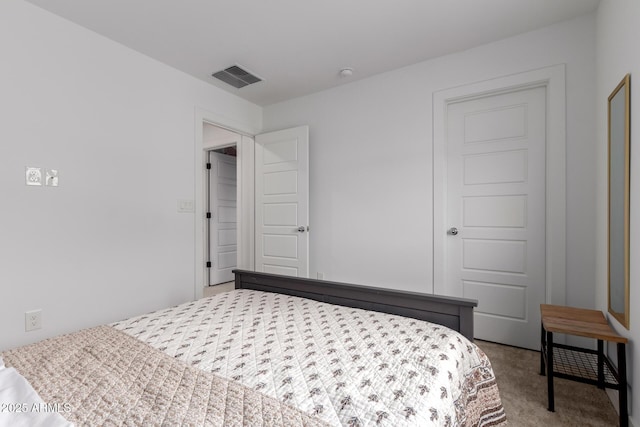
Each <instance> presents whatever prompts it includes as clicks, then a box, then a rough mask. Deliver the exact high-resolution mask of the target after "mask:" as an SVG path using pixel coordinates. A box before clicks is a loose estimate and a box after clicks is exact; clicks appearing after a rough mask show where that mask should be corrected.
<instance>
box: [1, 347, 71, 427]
mask: <svg viewBox="0 0 640 427" xmlns="http://www.w3.org/2000/svg"><path fill="white" fill-rule="evenodd" d="M60 409H63V408H59V407H52V406H50V405H46V404H45V402H44V401H43V400H42V399H41V398H40V396H38V393H36V391H35V390H34V389H33V387H31V384H29V382H28V381H27V380H26V379H25V378H24V377H23V376H22V375H20V374H19V373H18V371H16V370H15V369H14V368H7V367H5V366H4V362H3V361H2V358H0V426H2V427H4V426H6V427H69V426H73V424H71V423H70V422H68V421H67V420H65V419H64V417H62V416H61V415H60V414H59V413H58V412H56V410H60Z"/></svg>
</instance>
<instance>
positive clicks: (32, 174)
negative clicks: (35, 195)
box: [25, 166, 42, 185]
mask: <svg viewBox="0 0 640 427" xmlns="http://www.w3.org/2000/svg"><path fill="white" fill-rule="evenodd" d="M25 180H26V184H27V185H42V168H33V167H30V166H27V167H25Z"/></svg>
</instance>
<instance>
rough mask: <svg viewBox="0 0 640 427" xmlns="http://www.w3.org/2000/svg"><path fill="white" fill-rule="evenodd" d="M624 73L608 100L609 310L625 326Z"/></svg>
mask: <svg viewBox="0 0 640 427" xmlns="http://www.w3.org/2000/svg"><path fill="white" fill-rule="evenodd" d="M630 83H631V78H630V75H629V74H627V75H626V76H625V77H624V79H622V81H621V82H620V84H619V85H618V86H617V87H616V88H615V89H614V90H613V92H612V93H611V95H610V96H609V100H608V129H609V135H608V139H609V269H608V270H609V285H608V294H609V295H608V301H609V302H608V305H609V313H611V315H612V316H613V317H615V318H616V319H617V320H618V321H619V322H620V323H621V324H622V325H623V326H624V327H625V328H627V329H629V214H630V210H629V194H630V192H629V176H630V171H629V168H630V160H629V149H630V147H629V145H630V123H629V119H630V115H629V107H630V105H629V104H630V90H631V86H630Z"/></svg>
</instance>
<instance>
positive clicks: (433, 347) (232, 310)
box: [112, 290, 504, 426]
mask: <svg viewBox="0 0 640 427" xmlns="http://www.w3.org/2000/svg"><path fill="white" fill-rule="evenodd" d="M112 326H114V327H115V328H117V329H120V330H122V331H124V332H126V333H128V334H130V335H132V336H134V337H136V338H138V339H140V340H142V341H145V342H147V343H149V344H150V345H152V346H153V347H156V348H158V349H160V350H162V351H164V352H165V353H168V354H169V355H172V356H174V357H176V358H178V359H181V360H183V361H185V362H187V363H190V364H192V365H194V366H198V367H199V368H201V369H205V370H208V371H212V372H214V373H217V374H219V375H220V376H222V377H226V378H230V379H233V380H237V381H239V382H241V383H242V384H244V385H247V386H249V387H252V388H254V389H256V390H259V391H261V392H263V393H265V394H267V395H269V396H273V397H276V398H277V399H279V400H281V401H284V402H286V403H289V404H291V405H293V406H295V407H297V408H300V409H302V410H303V411H306V412H308V413H311V414H315V415H317V416H318V417H320V418H322V419H324V420H325V421H328V422H329V423H331V424H333V425H350V426H357V425H388V426H403V425H406V426H409V425H411V426H415V425H420V426H429V425H440V426H453V425H465V424H466V421H467V418H469V417H470V416H471V415H473V416H474V417H476V418H482V417H488V418H487V419H486V420H485V422H486V423H487V424H491V422H492V419H493V420H497V421H500V420H502V421H503V418H504V412H503V410H502V407H501V404H500V403H499V398H497V388H496V385H495V378H494V375H493V371H492V369H491V366H490V363H489V361H488V359H487V358H486V356H485V355H484V353H482V351H481V350H480V349H479V348H478V347H476V346H475V345H473V344H472V343H470V342H469V341H468V340H467V339H465V338H464V337H463V336H461V335H460V334H458V333H457V332H454V331H452V330H450V329H448V328H445V327H443V326H439V325H434V324H430V323H428V322H423V321H419V320H415V319H409V318H404V317H400V316H394V315H389V314H383V313H377V312H372V311H365V310H359V309H353V308H347V307H341V306H336V305H331V304H324V303H319V302H315V301H310V300H307V299H303V298H297V297H293V296H287V295H280V294H273V293H265V292H259V291H252V290H236V291H232V292H228V293H224V294H220V295H217V296H214V297H210V298H204V299H201V300H199V301H195V302H191V303H187V304H183V305H180V306H177V307H173V308H170V309H166V310H161V311H157V312H155V313H152V314H148V315H144V316H139V317H135V318H132V319H128V320H126V321H122V322H118V323H115V324H113V325H112ZM483 390H485V393H486V390H492V393H494V394H495V395H496V396H494V399H493V400H491V399H488V398H486V396H483V395H482V392H483ZM496 398H497V402H498V403H497V404H496V403H495V400H496ZM481 399H486V400H487V401H488V402H490V405H494V406H493V407H491V408H488V409H487V408H484V407H482V408H484V409H482V410H483V411H485V410H486V414H485V412H483V413H482V414H483V415H479V414H478V413H476V414H470V413H469V412H468V411H469V409H468V408H467V402H472V403H474V401H476V402H475V403H474V405H476V404H477V401H478V400H481ZM476 406H477V405H476ZM476 406H474V408H475V407H476ZM474 410H476V409H474ZM477 411H479V410H476V412H477ZM492 417H493V418H492ZM500 417H502V419H501V418H500ZM490 418H491V419H490Z"/></svg>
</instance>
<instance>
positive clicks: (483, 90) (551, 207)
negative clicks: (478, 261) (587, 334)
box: [433, 64, 566, 305]
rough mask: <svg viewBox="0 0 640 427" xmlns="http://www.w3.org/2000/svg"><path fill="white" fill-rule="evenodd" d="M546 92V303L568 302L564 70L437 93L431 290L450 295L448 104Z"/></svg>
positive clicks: (531, 73) (558, 68)
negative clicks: (539, 89) (522, 92)
mask: <svg viewBox="0 0 640 427" xmlns="http://www.w3.org/2000/svg"><path fill="white" fill-rule="evenodd" d="M534 87H544V88H546V93H547V99H546V109H547V110H546V127H547V129H546V159H545V160H546V183H545V190H546V194H545V198H546V219H545V227H546V231H545V252H546V254H545V261H546V274H545V278H546V287H545V302H546V303H547V304H558V305H564V304H565V302H566V292H565V291H566V237H565V229H566V221H565V219H566V198H565V194H566V176H565V173H566V117H565V103H566V100H565V93H566V92H565V65H564V64H559V65H554V66H550V67H545V68H541V69H537V70H532V71H527V72H523V73H517V74H512V75H508V76H503V77H498V78H495V79H491V80H485V81H482V82H477V83H472V84H467V85H463V86H458V87H455V88H451V89H445V90H442V91H438V92H435V93H434V94H433V290H434V293H436V294H446V293H447V290H446V287H445V283H446V274H447V273H446V268H445V266H446V259H445V245H446V237H447V235H446V233H445V230H446V228H447V226H448V224H446V217H445V214H446V200H447V179H446V176H447V175H446V174H447V164H446V162H445V161H444V159H446V147H445V140H446V139H445V138H446V120H447V108H448V105H449V104H451V103H454V102H460V101H466V100H470V99H474V98H480V97H484V96H489V95H496V94H500V93H504V92H513V91H515V90H521V89H528V88H534Z"/></svg>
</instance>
